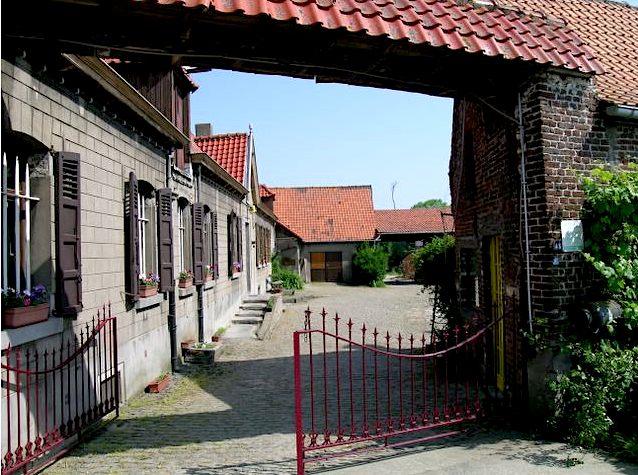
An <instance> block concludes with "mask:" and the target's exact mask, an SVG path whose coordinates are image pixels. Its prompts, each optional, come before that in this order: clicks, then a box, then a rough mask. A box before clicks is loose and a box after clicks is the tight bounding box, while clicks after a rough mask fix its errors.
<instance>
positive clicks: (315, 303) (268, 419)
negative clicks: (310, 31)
mask: <svg viewBox="0 0 638 475" xmlns="http://www.w3.org/2000/svg"><path fill="white" fill-rule="evenodd" d="M305 293H306V295H307V296H308V297H310V298H309V300H308V301H306V302H302V303H298V304H292V305H287V306H286V311H285V313H284V314H283V316H282V318H281V320H280V321H279V323H278V324H277V326H276V327H275V328H274V331H273V333H272V337H271V338H270V339H268V340H266V341H256V340H250V341H247V340H231V341H226V342H225V345H226V349H225V351H224V353H223V355H222V357H221V358H220V360H219V363H217V364H216V365H215V366H214V367H213V368H210V369H202V368H192V367H191V368H189V369H187V371H185V372H184V373H182V374H176V375H173V376H174V378H173V379H174V381H173V382H172V384H171V387H170V388H169V390H168V391H167V392H165V393H163V394H160V395H151V394H144V395H142V396H140V397H138V398H136V399H134V400H132V401H130V402H129V403H128V404H127V405H126V406H125V407H123V410H122V414H121V417H120V418H119V419H118V420H116V421H114V422H112V423H111V424H109V425H108V426H107V427H106V428H105V429H104V430H103V431H102V432H101V433H99V434H98V435H97V436H96V437H94V438H93V439H92V440H90V441H87V442H85V443H84V444H82V445H81V446H80V447H79V448H78V449H76V450H75V451H74V452H72V453H71V454H70V455H68V456H67V457H65V458H63V459H61V460H60V461H58V462H56V463H55V464H54V465H52V466H51V467H49V468H48V469H47V470H46V471H45V473H46V474H63V473H64V474H66V473H87V474H88V473H90V474H96V473H97V474H101V473H113V474H116V473H117V474H119V473H122V474H125V473H126V474H147V473H148V474H151V473H153V474H157V473H170V474H173V473H174V474H201V475H204V474H206V475H213V474H229V475H239V474H242V475H243V474H260V475H265V474H288V473H295V458H294V457H295V451H294V413H293V410H294V401H293V392H292V368H293V359H292V332H293V331H294V330H295V329H299V328H302V327H303V321H304V317H303V310H304V309H305V308H306V307H307V306H310V308H311V310H312V311H313V312H317V313H318V312H320V311H321V308H322V307H325V308H326V311H328V312H329V313H330V314H331V315H332V314H334V312H337V311H338V312H339V315H340V318H344V319H346V320H347V319H349V318H352V319H353V322H354V324H355V326H354V327H353V328H357V327H360V326H361V324H363V323H364V322H365V323H366V326H368V328H371V327H374V326H376V327H377V328H378V329H379V331H381V330H390V332H391V333H397V332H398V331H401V332H402V333H404V334H405V333H410V332H414V333H417V334H418V333H421V332H425V331H427V330H428V328H429V316H430V315H431V307H430V303H429V295H428V294H424V293H422V292H421V291H420V288H419V287H418V286H416V285H389V286H387V287H385V288H381V289H371V288H364V287H347V286H339V285H334V284H315V285H309V286H308V287H307V290H306V292H305ZM316 318H318V317H313V320H314V319H316ZM385 454H386V455H392V454H395V455H402V456H401V457H398V458H386V459H385V460H382V461H381V462H377V463H375V464H373V465H365V464H363V465H357V464H354V465H353V464H352V463H353V462H362V461H374V460H375V459H378V458H379V457H380V455H381V454H380V453H379V452H375V453H371V455H367V456H364V458H359V459H356V460H344V459H336V460H334V461H332V462H331V463H330V464H327V465H322V466H319V465H318V464H314V465H313V464H311V465H309V466H308V471H309V473H313V472H314V473H317V472H319V471H323V472H324V473H334V474H337V473H339V474H341V473H343V474H346V473H348V474H357V473H358V474H364V473H366V474H367V473H406V474H407V473H415V474H416V473H428V474H434V473H487V472H486V471H484V472H481V471H480V470H483V469H485V470H487V469H488V467H490V470H491V471H494V473H562V471H569V472H570V473H598V474H607V473H636V472H635V471H634V472H632V470H634V469H635V467H633V466H629V465H621V464H616V465H614V464H612V463H609V462H605V461H604V460H602V459H600V458H598V457H595V456H593V455H591V454H586V453H584V452H581V451H579V450H576V449H569V448H567V446H565V445H564V444H551V445H550V444H547V445H543V444H541V445H538V443H535V442H529V441H525V440H523V439H519V438H518V437H517V436H516V434H509V433H505V434H489V435H485V434H482V435H474V436H472V437H465V438H464V439H462V440H458V439H457V440H455V441H448V442H446V443H443V444H439V445H423V446H418V447H416V448H409V449H404V450H395V451H394V452H392V453H389V452H386V453H385ZM455 454H456V455H455ZM508 454H509V456H508ZM411 457H416V458H411ZM419 457H421V458H419ZM424 457H425V458H424ZM572 458H573V459H574V460H581V461H582V460H584V461H585V463H583V464H579V465H577V466H575V467H574V468H571V469H569V468H566V467H567V466H568V465H569V464H570V460H571V459H572ZM506 462H507V463H510V465H509V467H510V468H512V469H514V470H515V471H514V472H512V471H507V470H509V469H507V470H506V471H503V470H505V468H506V465H505V463H506ZM384 464H385V465H384ZM512 464H513V465H512ZM499 467H501V468H503V470H501V471H500V472H499V471H498V469H499ZM583 468H585V469H589V470H592V469H595V471H594V472H591V471H589V472H586V471H582V470H583ZM426 469H427V470H426ZM479 469H480V470H479ZM476 470H479V471H476Z"/></svg>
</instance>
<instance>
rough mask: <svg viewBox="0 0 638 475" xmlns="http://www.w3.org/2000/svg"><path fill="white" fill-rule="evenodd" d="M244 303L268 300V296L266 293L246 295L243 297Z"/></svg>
mask: <svg viewBox="0 0 638 475" xmlns="http://www.w3.org/2000/svg"><path fill="white" fill-rule="evenodd" d="M243 300H244V303H254V302H268V300H270V296H269V295H266V294H260V295H247V296H246V297H244V299H243Z"/></svg>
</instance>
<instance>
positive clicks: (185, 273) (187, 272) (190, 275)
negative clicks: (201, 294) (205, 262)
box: [179, 269, 194, 280]
mask: <svg viewBox="0 0 638 475" xmlns="http://www.w3.org/2000/svg"><path fill="white" fill-rule="evenodd" d="M193 277H194V276H193V272H192V271H190V270H188V269H186V270H183V271H181V272H180V273H179V280H188V279H192V278H193Z"/></svg>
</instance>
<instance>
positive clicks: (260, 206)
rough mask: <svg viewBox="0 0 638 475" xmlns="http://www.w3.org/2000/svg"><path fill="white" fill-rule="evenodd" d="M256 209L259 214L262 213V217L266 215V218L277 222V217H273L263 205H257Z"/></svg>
mask: <svg viewBox="0 0 638 475" xmlns="http://www.w3.org/2000/svg"><path fill="white" fill-rule="evenodd" d="M256 208H257V210H258V211H259V212H261V213H263V214H264V215H266V216H267V217H268V218H270V219H272V220H273V221H275V222H277V216H275V213H273V212H272V211H271V210H270V208H269V207H268V206H266V205H265V204H263V203H258V204H257V205H256Z"/></svg>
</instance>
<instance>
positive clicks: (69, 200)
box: [55, 152, 82, 318]
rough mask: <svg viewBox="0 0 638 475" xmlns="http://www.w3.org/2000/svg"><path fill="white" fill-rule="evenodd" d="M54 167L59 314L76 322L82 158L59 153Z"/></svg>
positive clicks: (79, 290)
mask: <svg viewBox="0 0 638 475" xmlns="http://www.w3.org/2000/svg"><path fill="white" fill-rule="evenodd" d="M55 167H56V170H55V185H56V202H55V224H56V261H57V262H56V299H57V313H58V316H63V317H74V318H75V317H77V314H78V313H79V312H80V311H81V310H82V255H81V239H80V238H81V235H80V232H81V221H80V215H81V213H80V211H81V207H80V195H81V192H80V154H79V153H74V152H59V153H58V154H57V155H56V160H55Z"/></svg>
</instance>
